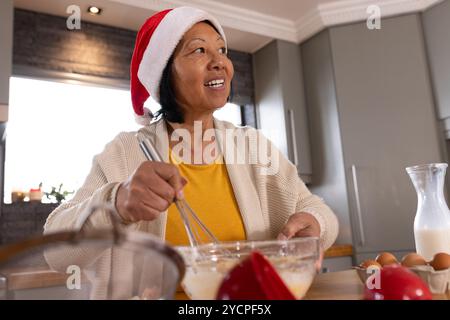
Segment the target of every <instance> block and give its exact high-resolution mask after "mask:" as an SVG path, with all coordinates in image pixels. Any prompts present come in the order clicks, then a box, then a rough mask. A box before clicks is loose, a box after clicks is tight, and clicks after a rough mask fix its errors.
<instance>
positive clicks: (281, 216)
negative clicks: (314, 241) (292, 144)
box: [257, 131, 339, 250]
mask: <svg viewBox="0 0 450 320" xmlns="http://www.w3.org/2000/svg"><path fill="white" fill-rule="evenodd" d="M258 132H259V131H258ZM258 139H263V140H266V142H265V143H266V145H268V146H269V148H270V149H269V153H270V155H271V157H270V158H271V160H270V162H267V163H266V165H265V166H263V168H262V169H263V171H260V173H259V174H257V176H258V177H257V179H258V181H259V182H260V183H261V181H264V185H265V186H266V187H265V188H266V190H267V202H268V203H267V207H268V210H269V216H270V219H269V220H270V221H271V233H272V235H273V236H274V235H276V234H278V233H279V232H280V230H281V228H282V227H283V226H284V224H285V223H286V222H287V220H288V219H289V217H290V216H291V215H292V214H294V213H301V212H303V213H309V214H311V215H312V216H314V218H316V220H317V221H318V223H319V225H320V244H321V247H322V249H324V250H326V249H328V248H329V247H331V245H332V244H333V243H334V241H336V238H337V235H338V230H339V223H338V219H337V217H336V215H335V214H334V212H333V211H332V210H331V209H330V207H329V206H328V205H326V204H325V202H324V201H323V199H321V198H320V197H318V196H317V195H314V194H312V193H311V192H310V190H309V189H308V188H307V187H306V185H305V183H304V182H303V181H302V179H301V178H300V176H299V174H298V171H297V167H296V166H295V165H294V164H293V163H291V162H290V161H289V160H288V159H287V158H286V157H285V156H284V155H283V153H281V152H280V151H279V150H278V149H277V148H276V147H275V145H274V144H273V143H272V142H271V141H270V140H269V139H267V138H266V137H264V135H263V134H262V133H260V134H259V137H258ZM263 145H264V144H263ZM273 155H275V157H274V156H273ZM261 172H263V173H261ZM262 198H265V197H262ZM263 202H264V201H263Z"/></svg>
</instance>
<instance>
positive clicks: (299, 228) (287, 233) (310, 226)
mask: <svg viewBox="0 0 450 320" xmlns="http://www.w3.org/2000/svg"><path fill="white" fill-rule="evenodd" d="M319 236H320V224H319V222H318V221H317V220H316V218H314V216H313V215H312V214H309V213H306V212H299V213H294V214H293V215H292V216H290V217H289V219H288V221H287V223H286V224H285V225H284V227H283V229H282V230H281V232H280V234H279V235H278V238H277V239H278V240H287V239H291V238H301V237H319Z"/></svg>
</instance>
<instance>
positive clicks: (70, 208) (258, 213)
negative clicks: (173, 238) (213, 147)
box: [44, 119, 338, 272]
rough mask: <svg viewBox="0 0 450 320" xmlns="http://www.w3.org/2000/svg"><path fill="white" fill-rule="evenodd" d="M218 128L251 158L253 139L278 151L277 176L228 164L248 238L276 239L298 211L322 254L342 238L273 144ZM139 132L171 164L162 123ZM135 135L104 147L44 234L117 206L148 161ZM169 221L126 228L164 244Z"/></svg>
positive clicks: (94, 219) (93, 222) (95, 224)
mask: <svg viewBox="0 0 450 320" xmlns="http://www.w3.org/2000/svg"><path fill="white" fill-rule="evenodd" d="M214 126H215V129H216V132H218V133H219V134H220V133H224V132H225V130H232V132H235V133H237V134H239V133H240V134H244V135H245V136H246V137H249V138H248V139H249V143H244V144H238V143H237V142H234V143H235V144H236V145H234V147H235V148H236V150H237V152H241V153H244V154H247V155H248V154H251V153H252V152H253V151H252V150H251V149H250V148H249V147H248V146H249V145H251V144H252V143H256V141H254V139H255V138H257V139H262V140H264V141H266V143H268V144H269V145H270V146H271V147H272V148H271V149H269V150H272V152H273V150H275V152H276V153H277V155H278V159H279V160H278V164H277V165H278V170H276V172H275V173H274V174H267V173H265V174H264V173H263V171H262V169H264V168H266V169H267V168H268V166H270V164H262V163H259V162H256V163H255V161H247V163H244V164H239V163H226V167H227V171H228V175H229V178H230V182H231V185H232V187H233V191H234V195H235V197H236V201H237V204H238V206H239V210H240V213H241V215H242V218H243V222H244V227H245V231H246V236H247V239H248V240H264V239H266V240H267V239H274V238H276V236H277V235H278V233H279V232H280V231H281V229H282V227H283V226H284V224H285V223H286V222H287V220H288V218H289V216H290V215H292V214H293V213H296V212H307V213H310V214H311V215H313V216H314V217H315V218H316V219H317V221H318V222H319V224H320V230H321V231H320V242H321V246H322V248H323V249H324V250H326V249H327V248H329V247H330V246H331V245H332V244H333V242H334V241H335V240H336V237H337V234H338V221H337V218H336V216H335V214H334V213H333V212H332V211H331V209H330V208H329V207H328V206H327V205H326V204H325V203H324V202H323V200H322V199H321V198H319V197H317V196H316V195H313V194H311V192H310V191H309V190H308V189H307V187H306V186H305V184H304V183H303V181H302V180H301V179H300V177H299V175H298V172H297V169H296V167H295V166H294V165H293V164H292V163H291V162H290V161H289V160H288V159H286V157H284V155H283V154H282V153H280V152H279V151H278V149H276V148H275V147H274V146H273V145H272V144H271V142H270V141H268V140H266V139H265V137H264V136H263V135H262V134H261V133H260V131H258V130H256V129H253V128H250V127H236V126H234V125H233V124H231V123H229V122H225V121H220V120H217V119H214ZM138 132H139V133H140V134H141V135H144V136H145V137H147V138H149V139H150V140H151V141H153V144H154V145H155V146H156V148H157V149H158V151H159V152H160V154H161V156H162V157H163V159H164V160H165V161H168V150H169V137H168V133H167V127H166V122H165V121H164V120H162V119H160V120H157V121H155V122H153V123H152V124H150V125H148V126H145V127H143V128H141V129H140V130H139V131H138ZM135 133H136V132H123V133H120V134H119V135H118V136H117V137H116V138H115V139H114V140H113V141H111V142H110V143H109V144H107V145H106V147H105V149H104V150H103V152H101V153H100V154H98V155H96V156H95V157H94V160H93V164H92V168H91V171H90V173H89V175H88V176H87V178H86V180H85V182H84V184H83V185H82V187H81V188H80V189H79V190H78V191H77V192H76V194H75V196H74V197H73V199H72V200H70V201H68V202H66V203H63V204H61V205H60V206H59V207H58V208H56V209H55V210H54V211H53V212H52V213H51V214H50V215H49V217H48V218H47V221H46V224H45V226H44V232H45V233H50V232H56V231H62V230H70V229H73V228H75V226H76V225H77V221H78V219H79V216H80V214H81V213H82V212H83V211H84V210H86V208H89V207H90V206H92V205H94V204H97V203H105V202H106V203H109V204H110V205H114V203H115V198H116V193H117V190H118V187H119V184H120V183H121V182H123V181H125V180H126V179H127V178H128V177H129V176H130V175H132V174H133V172H134V171H135V170H136V169H137V168H138V167H139V165H140V164H141V163H142V162H143V161H145V160H146V159H145V157H144V155H143V153H142V151H141V149H140V147H139V144H138V141H137V139H136V137H135ZM227 150H229V148H223V150H222V151H223V154H224V158H225V159H227V156H228V155H227ZM230 150H231V149H230ZM250 158H251V157H250ZM247 159H248V158H247ZM225 162H227V160H225ZM269 171H270V170H269ZM215 192H220V190H216V191H215ZM166 222H167V211H165V212H163V213H161V215H160V216H159V217H158V218H157V219H156V220H153V221H140V222H137V223H134V224H131V225H128V226H127V228H130V229H133V230H139V231H143V232H149V233H152V234H154V235H156V236H157V237H159V238H160V239H164V238H165V229H166ZM109 225H110V220H109V218H108V216H107V213H106V212H103V211H98V212H96V213H95V214H93V215H92V216H91V218H90V220H89V224H88V228H104V227H107V226H109ZM103 258H104V259H107V258H108V257H106V255H105V256H104V257H102V258H101V259H103ZM49 263H50V264H51V265H54V266H55V267H57V266H59V265H60V264H61V265H60V267H62V266H63V265H64V264H66V263H67V261H66V260H64V259H62V260H61V261H49ZM99 265H100V266H101V265H108V263H106V261H105V263H104V264H103V263H101V262H100V263H99ZM103 272H106V270H104V271H103Z"/></svg>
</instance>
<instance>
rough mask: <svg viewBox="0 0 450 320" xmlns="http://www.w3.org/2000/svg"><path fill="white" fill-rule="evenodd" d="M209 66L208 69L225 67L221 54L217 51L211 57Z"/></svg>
mask: <svg viewBox="0 0 450 320" xmlns="http://www.w3.org/2000/svg"><path fill="white" fill-rule="evenodd" d="M209 67H210V69H213V70H222V69H223V68H225V62H224V57H223V55H222V54H218V53H216V54H214V55H213V56H212V57H211V61H210V63H209Z"/></svg>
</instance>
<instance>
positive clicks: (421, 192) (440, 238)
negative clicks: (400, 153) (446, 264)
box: [406, 163, 450, 261]
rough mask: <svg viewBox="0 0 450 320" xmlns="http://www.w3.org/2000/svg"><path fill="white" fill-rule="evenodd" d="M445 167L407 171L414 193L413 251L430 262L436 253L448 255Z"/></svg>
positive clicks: (449, 219)
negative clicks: (415, 209)
mask: <svg viewBox="0 0 450 320" xmlns="http://www.w3.org/2000/svg"><path fill="white" fill-rule="evenodd" d="M447 166H448V165H447V164H446V163H431V164H424V165H418V166H413V167H408V168H406V172H408V174H409V176H410V178H411V180H412V182H413V184H414V187H415V189H416V192H417V199H418V203H417V212H416V217H415V219H414V238H415V242H416V251H417V253H418V254H420V255H421V256H423V257H424V258H425V260H427V261H431V260H432V259H433V256H434V255H435V254H436V253H438V252H447V253H449V254H450V210H449V208H448V206H447V203H446V201H445V198H444V181H445V172H446V170H447Z"/></svg>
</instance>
